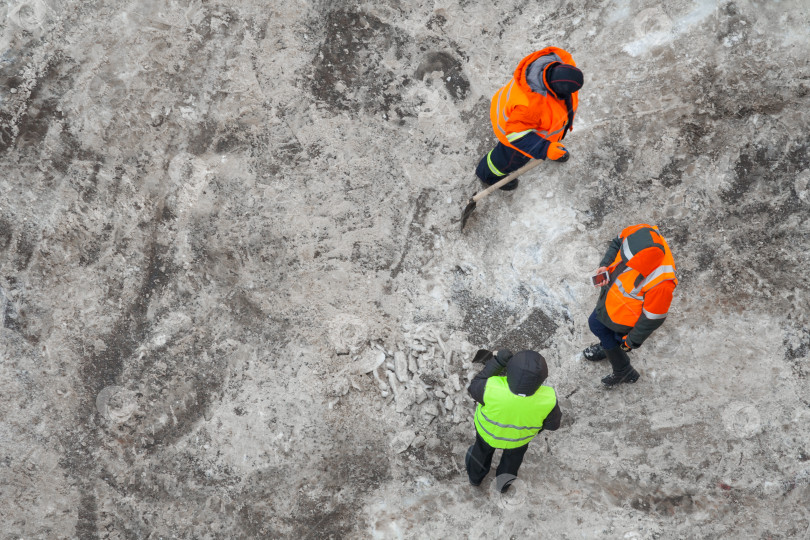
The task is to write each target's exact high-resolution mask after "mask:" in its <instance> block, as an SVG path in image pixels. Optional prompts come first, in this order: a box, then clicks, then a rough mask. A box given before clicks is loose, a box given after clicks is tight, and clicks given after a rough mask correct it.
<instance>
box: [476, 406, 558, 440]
mask: <svg viewBox="0 0 810 540" xmlns="http://www.w3.org/2000/svg"><path fill="white" fill-rule="evenodd" d="M478 412H479V413H481V416H483V417H484V419H485V420H486V421H487V422H489V423H490V424H495V425H496V426H498V427H505V428H512V429H543V426H540V427H523V426H513V425H512V424H501V423H500V422H496V421H495V420H490V419H489V418H487V415H485V414H484V411H481V410H479V411H478ZM517 440H520V439H517Z"/></svg>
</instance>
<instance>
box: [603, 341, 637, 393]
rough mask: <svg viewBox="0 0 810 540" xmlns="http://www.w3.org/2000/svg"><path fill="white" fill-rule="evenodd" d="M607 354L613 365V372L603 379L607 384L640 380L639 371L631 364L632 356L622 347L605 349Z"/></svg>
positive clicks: (612, 384)
mask: <svg viewBox="0 0 810 540" xmlns="http://www.w3.org/2000/svg"><path fill="white" fill-rule="evenodd" d="M605 355H606V356H607V359H608V360H610V365H611V366H613V373H611V374H610V375H608V376H607V377H605V378H603V379H602V384H604V385H605V386H616V385H617V384H619V383H623V382H624V383H634V382H636V381H637V380H638V377H639V375H638V371H636V370H635V369H633V366H631V365H630V357H629V356H627V353H626V352H624V351H623V350H622V349H621V347H615V348H613V349H605Z"/></svg>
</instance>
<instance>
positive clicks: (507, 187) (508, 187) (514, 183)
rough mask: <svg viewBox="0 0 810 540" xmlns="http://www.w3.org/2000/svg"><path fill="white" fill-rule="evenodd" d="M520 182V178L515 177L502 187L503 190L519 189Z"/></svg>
mask: <svg viewBox="0 0 810 540" xmlns="http://www.w3.org/2000/svg"><path fill="white" fill-rule="evenodd" d="M519 183H520V182H519V181H518V179H517V178H515V179H514V180H512V181H511V182H507V183H506V185H505V186H503V187H501V191H512V190H513V189H517V187H518V184H519Z"/></svg>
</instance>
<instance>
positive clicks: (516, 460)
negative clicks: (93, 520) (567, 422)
mask: <svg viewBox="0 0 810 540" xmlns="http://www.w3.org/2000/svg"><path fill="white" fill-rule="evenodd" d="M473 361H474V362H486V365H485V366H484V369H482V370H481V371H480V372H479V373H478V375H476V376H475V377H474V378H473V380H472V382H471V383H470V386H469V387H468V388H467V391H468V392H469V393H470V395H471V396H472V398H473V399H474V400H475V401H477V402H478V405H477V406H476V409H475V430H476V434H475V444H473V445H472V446H470V448H469V449H467V456H466V458H465V463H466V465H467V475H468V476H469V478H470V483H471V484H472V485H474V486H478V485H480V484H481V482H482V481H483V480H484V478H485V477H486V475H487V474H488V473H489V469H490V467H491V464H492V455H493V454H494V453H495V450H496V449H497V448H502V449H503V454H502V455H501V462H500V463H499V464H498V468H497V470H496V471H495V485H496V487H497V489H498V490H499V491H500V492H501V493H503V492H505V491H506V490H508V489H509V486H510V485H511V484H512V482H514V480H515V478H517V473H518V469H520V464H521V463H523V455H524V454H525V453H526V450H527V449H528V447H529V442H530V441H531V440H532V439H533V438H534V436H535V435H537V434H538V433H539V432H541V431H543V430H544V429H545V430H549V431H554V430H556V429H557V428H559V427H560V419H561V418H562V413H561V412H560V406H559V405H558V404H557V395H556V394H555V393H554V389H553V388H551V387H550V386H541V385H542V384H543V381H545V380H546V378H547V377H548V366H547V365H546V360H545V359H544V358H543V357H542V356H541V355H540V354H539V353H536V352H534V351H522V352H519V353H517V354H515V355H514V356H513V355H512V353H511V352H510V351H509V350H507V349H502V350H500V351H497V353H496V354H495V355H493V353H492V352H490V351H487V350H485V349H481V350H479V351H478V353H477V354H476V355H475V359H474V360H473ZM504 369H505V370H506V376H503V375H502V373H503V371H504Z"/></svg>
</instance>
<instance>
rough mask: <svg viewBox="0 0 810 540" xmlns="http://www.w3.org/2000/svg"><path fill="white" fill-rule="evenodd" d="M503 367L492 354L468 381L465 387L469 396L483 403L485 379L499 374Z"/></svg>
mask: <svg viewBox="0 0 810 540" xmlns="http://www.w3.org/2000/svg"><path fill="white" fill-rule="evenodd" d="M503 368H504V366H503V364H501V363H500V362H499V361H498V359H497V358H496V357H494V356H493V357H492V358H490V359H489V360H488V361H487V363H486V365H485V366H484V369H482V370H481V371H479V372H478V375H476V376H475V377H473V380H472V381H471V382H470V386H468V387H467V392H469V393H470V396H472V398H473V399H474V400H475V401H477V402H478V403H480V404H481V405H483V404H484V390H485V389H486V387H487V379H489V378H490V377H494V376H496V375H500V374H501V372H502V371H503Z"/></svg>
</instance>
